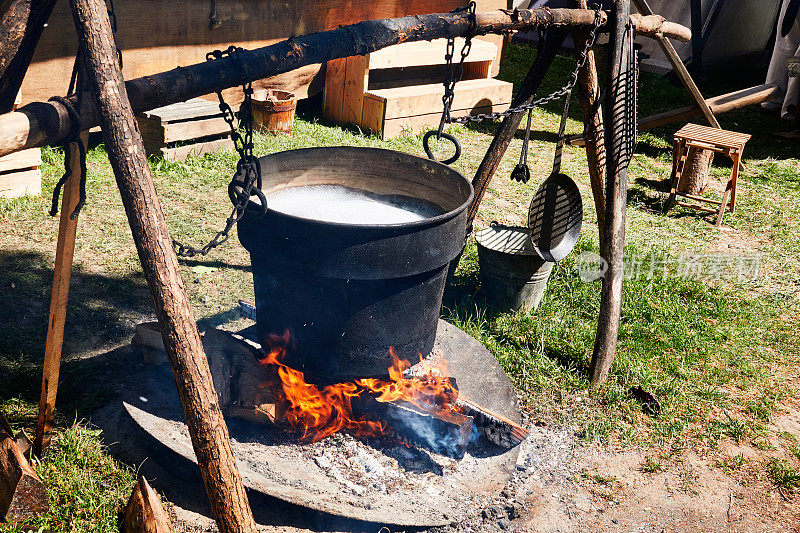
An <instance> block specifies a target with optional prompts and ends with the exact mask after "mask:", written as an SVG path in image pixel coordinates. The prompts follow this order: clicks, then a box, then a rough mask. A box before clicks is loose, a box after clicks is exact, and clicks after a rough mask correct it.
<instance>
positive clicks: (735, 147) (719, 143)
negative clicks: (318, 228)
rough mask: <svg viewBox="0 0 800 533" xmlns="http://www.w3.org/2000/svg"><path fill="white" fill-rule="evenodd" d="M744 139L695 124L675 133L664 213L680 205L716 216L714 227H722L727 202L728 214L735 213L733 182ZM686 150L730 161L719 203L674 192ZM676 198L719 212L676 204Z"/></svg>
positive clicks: (736, 174)
mask: <svg viewBox="0 0 800 533" xmlns="http://www.w3.org/2000/svg"><path fill="white" fill-rule="evenodd" d="M748 139H750V135H747V134H746V133H738V132H735V131H727V130H721V129H717V128H709V127H707V126H698V125H697V124H687V125H685V126H684V127H682V128H681V129H680V130H678V131H677V132H676V133H675V139H674V143H673V145H672V177H671V178H670V190H669V200H667V206H666V208H665V211H669V210H670V209H671V208H672V207H673V206H675V205H680V206H682V207H691V208H693V209H697V210H700V211H703V212H706V213H717V223H716V226H717V227H720V226H721V225H722V215H724V214H725V209H726V208H727V207H728V204H729V202H730V208H731V209H730V211H731V213H733V212H734V211H735V210H736V178H737V177H738V175H739V164H740V162H741V158H742V152H743V151H744V143H746V142H747V140H748ZM690 147H693V148H699V149H702V150H711V151H713V152H717V153H720V154H724V155H726V156H728V157H730V158H731V160H732V161H733V164H732V165H731V176H730V178H729V179H728V185H727V186H726V187H725V192H724V193H723V194H722V201H718V200H712V199H710V198H703V197H702V196H697V195H694V194H687V193H682V192H679V191H678V182H679V181H680V179H681V174H682V173H683V167H684V165H685V163H686V156H687V155H688V152H689V148H690ZM678 196H682V197H684V198H689V199H692V200H695V201H697V202H706V203H709V204H714V205H718V206H719V209H718V210H717V209H709V208H707V207H703V206H701V205H697V204H690V203H686V202H680V201H678V200H677V197H678Z"/></svg>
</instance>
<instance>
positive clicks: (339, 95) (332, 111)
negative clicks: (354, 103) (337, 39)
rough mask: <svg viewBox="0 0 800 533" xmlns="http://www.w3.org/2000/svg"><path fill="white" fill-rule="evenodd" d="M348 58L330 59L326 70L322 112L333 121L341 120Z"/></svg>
mask: <svg viewBox="0 0 800 533" xmlns="http://www.w3.org/2000/svg"><path fill="white" fill-rule="evenodd" d="M346 65H347V58H346V57H344V58H341V59H334V60H332V61H328V66H327V69H326V71H325V89H324V91H323V95H322V113H323V114H324V115H325V118H327V119H328V120H330V121H331V122H341V121H342V117H343V116H344V115H343V113H342V99H343V98H344V75H345V67H346Z"/></svg>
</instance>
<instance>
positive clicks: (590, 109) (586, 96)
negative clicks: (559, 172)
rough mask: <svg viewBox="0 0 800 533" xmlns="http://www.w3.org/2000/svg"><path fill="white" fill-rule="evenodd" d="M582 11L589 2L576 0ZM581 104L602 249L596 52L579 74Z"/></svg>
mask: <svg viewBox="0 0 800 533" xmlns="http://www.w3.org/2000/svg"><path fill="white" fill-rule="evenodd" d="M573 1H574V3H575V4H577V6H578V7H579V8H582V9H586V8H587V0H573ZM573 35H575V39H574V41H575V51H576V53H578V52H579V51H580V50H583V47H584V46H585V43H586V39H587V38H588V36H587V34H586V32H585V31H578V30H575V31H574V32H573ZM577 89H578V101H579V102H580V104H581V110H582V111H583V124H584V129H585V131H586V139H585V140H586V160H587V163H588V164H589V181H590V182H591V185H592V196H593V197H594V207H595V211H596V212H597V230H598V233H599V234H600V247H601V248H602V246H603V238H604V231H603V228H604V227H605V218H606V197H605V176H606V147H605V131H604V129H603V109H602V106H601V105H600V102H599V100H600V82H599V79H598V76H597V61H596V60H595V57H594V50H589V53H588V54H587V55H586V64H585V65H583V68H582V69H581V70H580V72H578V83H577Z"/></svg>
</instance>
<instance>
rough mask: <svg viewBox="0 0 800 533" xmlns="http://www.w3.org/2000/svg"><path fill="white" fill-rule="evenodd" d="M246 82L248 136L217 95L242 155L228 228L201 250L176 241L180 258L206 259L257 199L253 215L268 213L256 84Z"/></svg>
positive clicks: (225, 53) (242, 117) (232, 51)
mask: <svg viewBox="0 0 800 533" xmlns="http://www.w3.org/2000/svg"><path fill="white" fill-rule="evenodd" d="M243 50H244V49H243V48H239V47H237V46H229V47H228V48H227V49H226V50H214V51H213V52H209V53H208V54H207V55H206V60H207V61H215V60H217V59H222V58H224V57H230V56H234V57H237V58H238V57H239V53H240V52H242V51H243ZM241 64H242V68H245V69H246V65H245V63H241ZM246 79H247V81H246V82H245V83H244V84H242V92H243V93H244V100H243V101H242V105H241V106H240V107H239V128H242V129H243V130H244V136H242V135H241V134H240V133H239V131H238V129H237V127H236V122H235V118H236V117H235V114H234V112H233V109H232V108H231V106H230V105H229V104H228V103H227V102H225V99H224V98H223V96H222V91H217V97H218V98H219V109H220V111H221V112H222V118H223V119H224V120H225V122H226V123H227V124H228V126H229V127H230V129H231V140H232V141H233V145H234V147H235V149H236V152H237V153H238V154H239V161H238V162H237V163H236V174H235V175H234V177H233V179H232V180H231V183H230V184H229V185H228V196H230V199H231V202H232V203H233V210H232V211H231V214H230V216H228V219H227V220H226V221H225V227H224V228H223V229H222V230H220V231H218V232H217V234H216V235H214V238H213V239H211V240H210V241H209V242H208V244H206V245H205V246H203V247H202V248H199V249H198V248H194V247H192V246H189V245H187V244H181V243H180V242H178V241H176V240H174V239H173V240H172V245H173V247H174V248H175V253H176V254H177V255H178V257H194V256H196V255H206V254H208V252H210V251H211V250H213V249H214V248H216V247H217V246H219V245H221V244H223V243H224V242H225V241H227V240H228V238H229V237H230V231H231V229H233V226H234V225H235V224H236V223H237V222H239V220H241V218H242V217H243V216H244V215H245V213H246V212H247V211H248V210H249V209H248V207H249V206H250V202H251V198H252V197H253V196H256V197H258V199H259V202H260V206H258V207H257V208H256V207H254V209H253V210H252V211H254V212H255V214H256V215H257V216H263V215H264V214H265V213H266V210H267V199H266V197H265V196H264V193H263V192H261V167H260V166H259V164H258V161H257V159H256V158H255V156H254V155H253V99H252V96H253V82H252V79H251V78H250V77H249V76H246Z"/></svg>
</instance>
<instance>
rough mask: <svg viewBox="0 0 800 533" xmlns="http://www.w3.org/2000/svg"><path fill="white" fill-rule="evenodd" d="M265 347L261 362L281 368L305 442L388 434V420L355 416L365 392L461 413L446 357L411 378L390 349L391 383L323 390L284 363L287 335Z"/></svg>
mask: <svg viewBox="0 0 800 533" xmlns="http://www.w3.org/2000/svg"><path fill="white" fill-rule="evenodd" d="M267 344H268V345H269V351H268V353H267V355H266V357H264V358H263V359H262V360H261V364H262V365H265V366H274V367H276V368H277V373H278V376H279V378H280V382H281V387H282V389H283V394H284V396H285V399H286V402H287V404H288V408H287V410H286V423H287V424H288V425H289V426H290V427H292V428H293V429H295V430H297V431H299V432H301V433H302V436H301V439H302V440H305V441H310V442H317V441H319V440H322V439H324V438H325V437H327V436H329V435H332V434H334V433H336V432H337V431H348V432H351V433H353V434H355V435H356V436H357V437H370V436H380V435H383V434H385V432H386V424H385V422H382V421H379V420H371V419H369V418H367V417H366V416H365V417H361V418H357V417H356V416H355V415H354V414H353V406H352V402H353V400H354V399H355V398H359V397H361V395H362V394H365V395H366V394H369V395H370V396H372V397H373V398H374V399H375V400H376V401H379V402H394V401H407V402H411V403H413V404H414V405H416V406H418V407H420V408H423V409H429V410H431V409H439V410H443V411H444V410H453V411H458V410H459V408H458V407H456V403H455V402H456V399H457V398H458V391H457V390H456V389H455V388H453V386H452V384H451V383H450V380H449V378H448V377H447V368H446V363H445V361H444V359H442V358H437V360H436V363H435V365H434V366H432V367H431V368H430V369H429V370H428V371H427V373H425V374H424V375H422V376H418V377H414V378H413V379H408V378H406V377H405V376H404V372H405V371H406V370H407V369H409V368H411V363H409V362H408V361H407V360H405V359H400V358H398V357H397V355H396V354H395V353H394V350H393V349H391V348H390V349H389V354H390V355H391V357H392V366H390V367H389V380H388V381H385V380H380V379H359V380H356V381H353V382H349V383H337V384H335V385H328V386H325V387H323V388H322V389H321V390H320V389H319V388H318V387H317V386H316V385H314V384H313V383H308V382H307V381H306V380H305V376H304V374H303V373H302V372H300V371H299V370H295V369H293V368H291V367H288V366H286V365H285V364H283V363H282V362H281V360H282V359H283V358H284V356H285V354H286V350H287V348H288V347H290V346H291V339H290V337H289V333H288V331H287V332H286V333H284V334H283V335H282V336H278V335H272V336H270V338H269V340H268V343H267ZM420 360H422V357H421V356H420Z"/></svg>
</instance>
